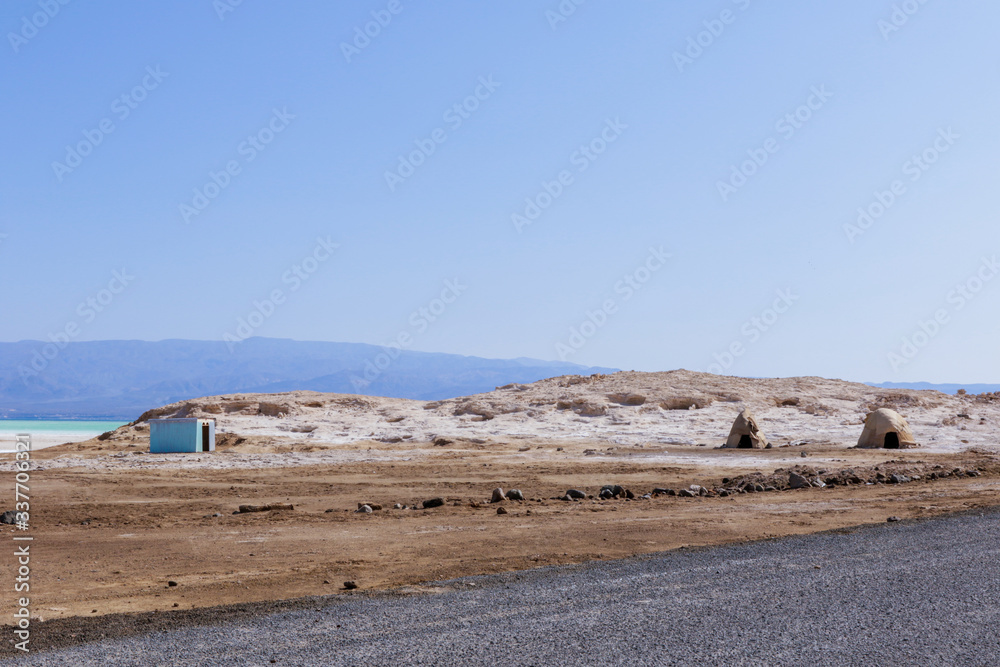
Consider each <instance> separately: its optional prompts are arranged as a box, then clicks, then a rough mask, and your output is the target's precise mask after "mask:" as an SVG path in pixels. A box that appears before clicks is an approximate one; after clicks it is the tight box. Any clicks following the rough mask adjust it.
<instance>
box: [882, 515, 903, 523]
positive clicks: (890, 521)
mask: <svg viewBox="0 0 1000 667" xmlns="http://www.w3.org/2000/svg"><path fill="white" fill-rule="evenodd" d="M886 521H888V522H889V523H895V522H896V521H902V519H900V518H899V517H898V516H891V517H889V518H888V519H886Z"/></svg>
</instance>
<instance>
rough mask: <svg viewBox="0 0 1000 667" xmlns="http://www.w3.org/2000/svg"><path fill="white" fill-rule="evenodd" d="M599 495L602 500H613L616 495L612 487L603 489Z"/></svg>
mask: <svg viewBox="0 0 1000 667" xmlns="http://www.w3.org/2000/svg"><path fill="white" fill-rule="evenodd" d="M598 497H599V498H600V499H601V500H611V499H612V498H614V497H615V494H613V493H611V489H601V492H600V493H599V494H598Z"/></svg>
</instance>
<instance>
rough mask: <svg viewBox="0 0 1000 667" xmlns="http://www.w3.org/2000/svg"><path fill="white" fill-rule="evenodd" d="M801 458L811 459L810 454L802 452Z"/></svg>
mask: <svg viewBox="0 0 1000 667" xmlns="http://www.w3.org/2000/svg"><path fill="white" fill-rule="evenodd" d="M799 456H801V457H802V458H804V459H805V458H808V457H809V454H808V452H802V453H801V454H799Z"/></svg>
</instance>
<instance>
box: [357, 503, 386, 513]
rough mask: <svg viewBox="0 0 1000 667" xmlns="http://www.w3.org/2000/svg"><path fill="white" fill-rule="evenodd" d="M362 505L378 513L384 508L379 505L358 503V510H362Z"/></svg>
mask: <svg viewBox="0 0 1000 667" xmlns="http://www.w3.org/2000/svg"><path fill="white" fill-rule="evenodd" d="M362 505H367V506H368V507H370V508H372V509H373V510H375V511H376V512H378V511H380V510H381V509H382V506H381V505H379V504H378V503H358V509H361V507H362Z"/></svg>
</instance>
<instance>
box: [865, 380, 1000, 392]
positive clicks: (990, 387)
mask: <svg viewBox="0 0 1000 667" xmlns="http://www.w3.org/2000/svg"><path fill="white" fill-rule="evenodd" d="M865 384H867V385H870V386H872V387H882V388H883V389H934V390H936V391H940V392H942V393H944V394H955V393H957V392H958V390H959V389H964V390H965V391H966V392H968V393H970V394H985V393H993V392H994V391H1000V384H932V383H930V382H880V383H875V382H866V383H865Z"/></svg>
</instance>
